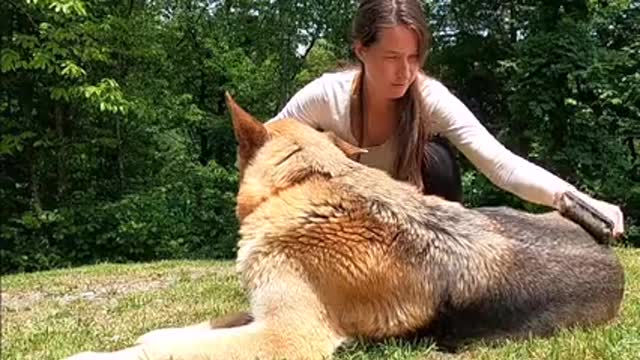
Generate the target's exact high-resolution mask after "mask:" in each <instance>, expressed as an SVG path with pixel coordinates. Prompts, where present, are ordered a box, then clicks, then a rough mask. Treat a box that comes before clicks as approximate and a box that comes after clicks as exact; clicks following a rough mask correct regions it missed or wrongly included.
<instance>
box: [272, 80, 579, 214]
mask: <svg viewBox="0 0 640 360" xmlns="http://www.w3.org/2000/svg"><path fill="white" fill-rule="evenodd" d="M357 75H358V71H357V70H346V71H341V72H332V73H325V74H323V75H321V76H320V77H318V78H316V79H315V80H313V81H311V82H310V83H308V84H307V85H305V86H304V87H303V88H302V89H300V90H299V91H298V92H297V93H296V94H294V96H293V97H292V98H291V99H290V100H289V101H288V103H287V104H286V105H285V106H284V108H283V109H282V110H281V111H280V112H279V113H278V114H277V115H276V116H275V117H273V118H272V119H270V120H269V122H270V121H277V120H279V119H282V118H286V117H291V118H294V119H297V120H299V121H302V122H304V123H306V124H308V125H310V126H312V127H315V128H320V129H323V130H328V131H333V132H334V133H336V135H338V136H340V137H341V138H342V139H344V140H346V141H348V142H350V143H352V144H354V145H355V144H357V141H356V139H355V137H354V136H353V134H352V133H351V119H350V105H351V104H350V102H351V99H352V97H351V91H352V89H353V86H354V81H355V80H356V79H357ZM421 80H422V82H421V84H422V87H421V92H422V95H423V96H424V100H425V105H426V106H427V111H428V112H429V114H427V115H428V117H427V118H428V119H429V121H431V122H432V123H431V125H430V126H431V129H432V131H433V132H435V133H439V134H440V135H442V136H444V137H446V138H447V139H448V140H449V141H450V142H451V143H452V144H453V145H454V146H455V147H456V148H457V149H458V150H459V151H460V152H462V153H463V154H464V155H465V156H466V157H467V158H468V159H469V160H470V161H471V163H472V164H473V165H474V166H475V167H476V168H477V169H479V170H480V172H482V173H483V174H484V175H485V176H487V178H489V180H491V182H493V183H494V184H495V185H497V186H499V187H500V188H502V189H504V190H507V191H509V192H511V193H513V194H515V195H517V196H519V197H520V198H522V199H525V200H527V201H530V202H533V203H537V204H542V205H546V206H550V207H553V206H554V197H555V196H556V195H557V194H559V193H561V192H564V191H566V190H569V189H574V187H573V186H571V185H570V184H568V183H567V182H565V181H563V180H562V179H560V178H558V177H557V176H555V175H553V174H551V173H550V172H549V171H547V170H545V169H543V168H541V167H540V166H538V165H536V164H533V163H532V162H529V161H527V160H525V159H523V158H521V157H519V156H517V155H516V154H514V153H513V152H511V151H509V150H508V149H507V148H505V147H504V146H503V145H502V144H501V143H499V142H498V141H497V140H496V139H495V137H494V136H493V135H491V133H489V132H488V131H487V129H486V128H485V127H484V126H483V125H482V124H481V123H480V122H479V121H478V119H477V118H476V117H475V116H474V115H473V113H471V111H470V110H469V109H468V108H467V107H466V106H465V105H464V104H463V103H462V101H460V100H459V99H458V98H457V97H456V96H455V95H453V94H452V93H451V92H450V91H449V90H448V89H447V88H446V87H445V86H444V85H443V84H442V83H441V82H439V81H437V80H435V79H433V78H431V77H424V78H422V79H421ZM394 138H395V137H391V139H390V140H388V141H387V142H385V143H384V144H382V145H379V146H374V147H369V148H367V150H368V152H367V153H365V154H362V156H361V158H360V162H361V163H363V164H365V165H368V166H372V167H376V168H379V169H382V170H385V171H387V172H389V173H390V172H391V169H392V167H393V162H394V159H395V157H396V148H397V144H395V142H394Z"/></svg>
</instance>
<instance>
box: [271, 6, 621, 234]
mask: <svg viewBox="0 0 640 360" xmlns="http://www.w3.org/2000/svg"><path fill="white" fill-rule="evenodd" d="M353 37H354V39H353V50H354V53H355V55H356V57H357V59H358V61H359V63H360V64H359V65H360V66H359V67H357V68H355V69H347V70H343V71H339V72H335V73H326V74H324V75H322V76H321V77H319V78H317V79H315V80H313V81H311V82H310V83H309V84H307V85H306V86H305V87H304V88H302V89H301V90H300V91H299V92H298V93H296V94H295V95H294V96H293V97H292V98H291V99H290V100H289V102H288V103H287V104H286V105H285V106H284V108H283V109H282V110H281V111H280V113H279V114H277V115H276V116H275V117H274V118H273V119H271V120H270V121H277V120H278V119H282V118H285V117H291V118H295V119H298V120H299V121H302V122H305V123H307V124H309V125H310V126H313V127H315V128H317V129H321V130H325V131H327V130H328V131H333V132H334V133H336V135H338V136H340V137H341V138H342V139H344V140H346V141H348V142H350V143H352V144H356V145H358V146H360V147H364V148H366V149H367V150H368V152H367V153H365V154H362V155H360V157H359V158H358V159H356V160H358V161H360V162H361V163H363V164H366V165H368V166H373V167H376V168H379V169H382V170H385V171H387V172H388V173H389V174H391V175H392V176H394V177H395V178H397V179H400V180H404V181H409V182H411V183H413V184H414V185H415V186H417V187H418V188H420V189H422V190H423V191H424V192H425V193H429V194H437V195H440V196H443V197H445V198H447V199H450V200H457V201H460V200H461V197H462V195H461V194H462V190H461V181H460V173H459V170H458V168H457V166H456V162H455V158H454V157H453V155H452V153H451V151H450V150H449V149H448V147H447V144H446V143H447V142H451V143H452V144H454V145H455V147H456V148H457V149H458V150H460V151H461V152H462V153H463V154H464V155H465V156H466V157H467V158H468V159H469V160H470V161H471V162H472V163H473V164H474V166H476V167H477V168H478V169H479V170H480V171H481V172H482V173H483V174H484V175H486V176H487V177H488V178H489V179H490V180H491V181H492V182H493V183H494V184H495V185H497V186H499V187H501V188H502V189H504V190H507V191H510V192H511V193H513V194H515V195H517V196H519V197H520V198H522V199H525V200H527V201H530V202H533V203H537V204H542V205H546V206H549V207H555V208H557V207H558V203H557V201H558V199H559V197H560V196H561V195H562V194H563V193H564V192H566V191H572V192H574V193H575V194H577V195H578V196H580V197H581V198H583V199H584V200H586V201H587V202H588V203H590V204H591V205H592V206H594V207H595V208H597V209H599V210H600V211H601V212H602V213H603V214H605V215H606V216H608V217H609V218H610V219H611V220H612V221H613V223H614V224H615V225H614V236H619V235H620V234H622V233H623V231H624V228H623V216H622V212H621V211H620V209H619V207H617V206H614V205H611V204H608V203H606V202H602V201H598V200H595V199H593V198H591V197H589V196H588V195H586V194H584V193H581V192H579V191H578V190H577V189H576V188H575V187H573V186H572V185H570V184H568V183H567V182H565V181H563V180H562V179H560V178H558V177H557V176H555V175H553V174H551V173H550V172H548V171H546V170H545V169H542V168H541V167H539V166H537V165H535V164H533V163H531V162H528V161H526V160H525V159H523V158H521V157H519V156H517V155H515V154H513V153H512V152H510V151H509V150H507V149H506V148H505V147H504V146H503V145H501V144H500V143H499V142H498V141H497V140H496V139H495V138H494V137H493V136H492V135H491V134H490V133H489V132H488V131H487V130H486V129H485V128H484V127H483V126H482V125H481V124H480V122H479V121H478V120H477V119H476V118H475V116H474V115H473V114H472V113H471V112H470V111H469V109H468V108H467V107H466V106H465V105H464V104H463V103H462V102H461V101H460V100H459V99H458V98H456V97H455V96H454V95H453V94H452V93H451V92H449V90H448V89H447V88H446V87H445V86H444V85H443V84H441V83H440V82H438V81H437V80H435V79H433V78H431V77H428V76H427V75H425V74H424V73H423V72H422V71H421V68H422V66H423V64H424V61H425V58H426V56H427V55H428V48H429V46H430V39H431V35H430V33H429V32H428V29H427V24H426V20H425V18H424V12H423V9H422V6H421V4H420V2H419V0H363V1H360V5H359V7H358V11H357V13H356V16H355V19H354V23H353ZM432 135H435V138H432V137H431V136H432ZM429 139H436V140H435V141H434V140H429Z"/></svg>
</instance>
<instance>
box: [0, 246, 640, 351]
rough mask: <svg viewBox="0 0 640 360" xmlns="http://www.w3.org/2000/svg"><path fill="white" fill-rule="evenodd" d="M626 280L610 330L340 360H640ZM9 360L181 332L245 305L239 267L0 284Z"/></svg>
mask: <svg viewBox="0 0 640 360" xmlns="http://www.w3.org/2000/svg"><path fill="white" fill-rule="evenodd" d="M617 251H618V254H619V255H620V257H621V259H622V261H623V263H624V264H625V268H626V271H627V273H626V274H627V275H626V279H627V287H626V293H625V299H624V302H623V307H622V309H621V313H620V316H619V318H618V319H616V321H614V322H613V323H612V324H610V325H607V326H603V327H600V328H596V329H591V330H588V331H585V330H582V331H565V332H563V333H561V334H558V335H557V336H555V337H553V338H550V339H536V340H531V341H525V342H517V343H510V344H506V345H503V346H499V347H486V346H482V345H481V344H477V345H474V346H472V347H471V348H469V349H467V350H466V351H464V352H462V353H460V354H456V355H451V354H442V353H438V352H436V351H434V350H433V349H432V347H431V344H430V343H429V342H427V341H424V342H418V343H409V342H402V341H391V340H390V341H387V342H385V343H382V344H354V345H350V346H347V347H345V348H344V349H341V350H340V352H339V354H338V359H341V360H344V359H439V358H447V359H449V358H450V359H464V360H466V359H612V360H613V359H615V360H624V359H640V250H631V249H618V250H617ZM2 292H3V293H2V353H1V354H2V355H0V356H1V357H2V359H7V360H10V359H61V358H63V357H65V356H68V355H70V354H72V353H76V352H79V351H85V350H94V351H95V350H116V349H119V348H122V347H125V346H128V345H129V344H130V343H131V342H132V341H134V340H135V339H136V338H137V337H138V336H139V335H141V334H143V333H144V332H146V331H149V330H153V329H156V328H160V327H168V326H180V325H187V324H191V323H196V322H200V321H202V320H203V319H206V318H209V317H213V316H217V315H221V314H225V313H228V312H231V311H236V310H242V309H245V308H246V306H247V302H246V298H245V295H244V293H243V292H242V290H241V289H240V287H239V283H238V280H237V278H236V276H235V275H234V272H233V264H232V263H231V262H205V261H201V262H197V261H172V262H156V263H149V264H135V265H112V264H104V265H97V266H88V267H82V268H75V269H64V270H56V271H48V272H41V273H31V274H17V275H11V276H5V277H3V278H2Z"/></svg>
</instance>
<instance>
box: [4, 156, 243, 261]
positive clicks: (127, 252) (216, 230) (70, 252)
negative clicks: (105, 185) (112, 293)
mask: <svg viewBox="0 0 640 360" xmlns="http://www.w3.org/2000/svg"><path fill="white" fill-rule="evenodd" d="M172 172H173V174H172V176H173V179H172V181H171V182H169V183H167V184H165V185H162V186H157V187H153V188H150V189H148V190H145V191H142V192H140V193H134V194H130V195H127V196H123V197H122V198H121V199H118V200H117V201H113V202H100V203H88V204H83V205H76V206H74V207H68V208H58V209H55V210H51V211H40V212H36V211H28V212H25V213H23V214H22V216H21V217H20V218H14V219H12V220H11V221H10V222H9V223H7V224H4V225H3V226H2V228H1V231H0V238H1V239H2V242H3V244H4V246H3V248H2V249H0V254H1V256H2V258H3V262H2V268H1V270H2V272H3V273H5V272H13V271H34V270H43V269H49V268H55V267H62V266H71V265H78V264H86V263H92V262H96V261H114V262H128V261H148V260H153V259H178V258H206V259H225V258H230V257H232V256H233V255H234V254H235V243H236V233H237V223H236V219H235V212H234V211H235V189H236V187H237V178H236V175H235V174H234V173H230V172H228V171H226V170H224V169H223V168H221V167H220V166H218V165H216V164H215V163H210V164H209V165H208V166H204V167H203V166H200V165H197V164H188V165H181V166H179V168H175V169H172Z"/></svg>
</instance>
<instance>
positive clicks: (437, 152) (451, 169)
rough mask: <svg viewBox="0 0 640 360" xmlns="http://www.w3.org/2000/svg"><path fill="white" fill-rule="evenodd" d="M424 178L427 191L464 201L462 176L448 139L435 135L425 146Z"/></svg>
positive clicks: (449, 198)
mask: <svg viewBox="0 0 640 360" xmlns="http://www.w3.org/2000/svg"><path fill="white" fill-rule="evenodd" d="M424 153H425V154H424V163H423V171H422V178H423V183H424V188H425V191H424V192H425V193H426V194H429V195H437V196H441V197H443V198H445V199H447V200H450V201H457V202H462V197H463V196H462V193H463V192H462V177H461V174H460V167H459V166H458V162H457V161H456V157H455V154H454V152H453V150H452V148H451V145H449V143H448V141H447V140H446V139H444V138H441V137H434V138H433V139H431V140H430V141H429V142H428V143H427V145H426V146H425V151H424Z"/></svg>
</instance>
